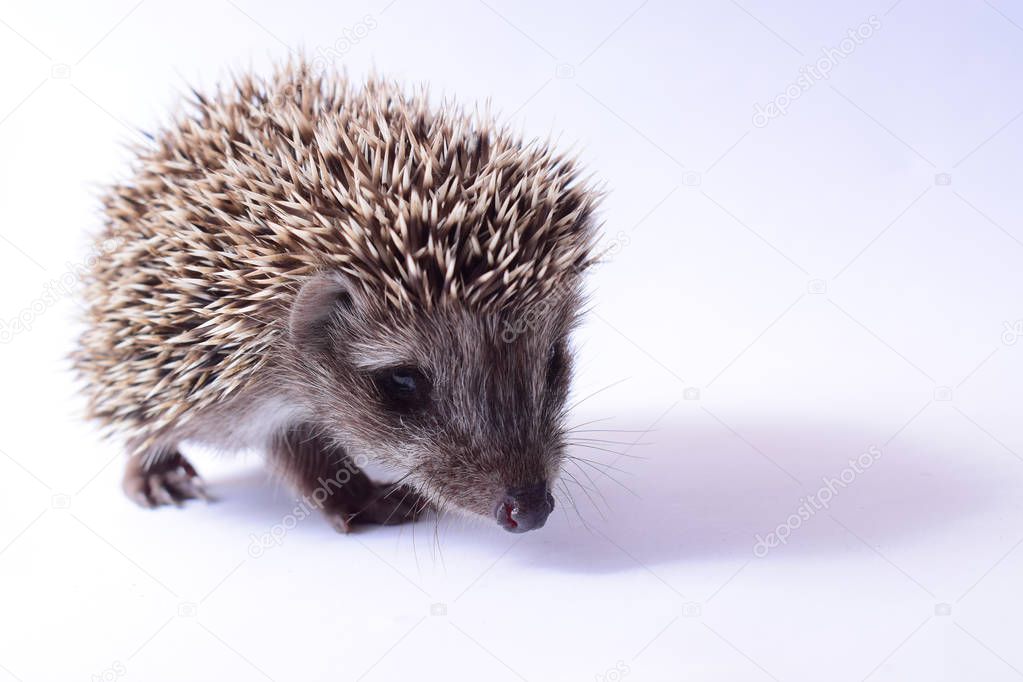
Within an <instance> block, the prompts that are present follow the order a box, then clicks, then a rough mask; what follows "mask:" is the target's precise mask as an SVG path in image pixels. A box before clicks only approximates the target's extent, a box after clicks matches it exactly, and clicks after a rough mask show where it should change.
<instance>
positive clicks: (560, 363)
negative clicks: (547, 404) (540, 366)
mask: <svg viewBox="0 0 1023 682" xmlns="http://www.w3.org/2000/svg"><path fill="white" fill-rule="evenodd" d="M565 355H566V352H565V344H564V342H562V341H559V342H557V343H555V344H554V345H553V346H551V352H550V356H548V358H547V387H548V388H552V389H553V388H556V387H557V385H558V382H559V381H560V380H561V377H562V376H563V375H564V373H565V366H566V364H567V362H566V359H565Z"/></svg>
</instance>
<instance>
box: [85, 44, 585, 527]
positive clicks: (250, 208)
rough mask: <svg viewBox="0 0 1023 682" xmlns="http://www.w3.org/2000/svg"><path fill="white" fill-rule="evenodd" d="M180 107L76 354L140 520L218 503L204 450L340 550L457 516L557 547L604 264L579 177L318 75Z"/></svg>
mask: <svg viewBox="0 0 1023 682" xmlns="http://www.w3.org/2000/svg"><path fill="white" fill-rule="evenodd" d="M184 101H185V103H184V105H183V106H182V107H180V110H179V111H178V113H176V114H175V115H174V116H172V117H171V122H170V123H168V124H167V125H166V126H164V127H163V129H161V130H160V131H158V132H156V133H153V134H151V135H147V136H146V137H147V141H146V142H144V143H134V144H133V145H132V154H133V162H132V164H131V170H130V172H129V173H128V174H127V176H128V179H126V180H123V181H119V182H117V183H114V184H112V186H111V187H110V188H109V190H108V191H107V192H106V194H105V195H104V198H103V218H104V220H103V229H102V232H101V234H99V235H98V237H97V238H98V240H99V242H100V243H102V244H103V245H104V249H103V252H104V254H105V255H104V256H103V257H102V258H99V259H97V261H96V263H95V266H94V267H93V268H92V270H91V271H90V272H89V274H88V277H87V281H86V284H85V287H84V298H85V304H86V310H87V312H86V320H85V324H84V330H83V332H82V334H81V337H80V340H79V343H78V345H77V348H76V350H75V351H74V353H73V355H72V358H73V363H74V366H75V368H76V371H77V374H78V376H79V377H80V379H81V380H82V382H81V383H82V385H83V387H84V388H83V392H84V393H85V399H86V403H87V412H88V416H89V417H90V418H92V419H94V420H96V421H98V422H99V423H100V424H101V425H102V427H103V431H104V432H105V434H106V435H107V436H109V437H111V438H114V439H115V440H117V441H119V442H120V443H122V444H123V447H124V449H125V450H126V451H127V456H128V462H127V466H126V469H125V474H124V479H123V488H124V491H125V492H126V493H127V495H128V496H129V497H130V498H131V499H132V500H134V501H135V502H137V503H138V504H140V505H142V506H144V507H156V506H161V505H171V504H177V505H180V504H182V503H183V502H184V501H185V500H189V499H194V498H206V499H209V496H208V494H207V492H206V486H205V484H204V483H203V481H202V479H201V478H200V477H199V475H198V473H197V472H196V469H195V468H194V467H193V466H192V464H191V463H190V462H189V461H188V460H186V459H185V457H184V456H183V455H182V454H181V445H182V443H186V442H189V443H192V442H194V443H201V444H204V445H207V446H210V447H212V448H215V449H218V450H223V451H237V450H258V451H260V452H263V453H265V455H266V460H267V464H268V467H269V469H270V471H271V472H273V474H274V475H276V476H278V477H279V478H280V479H281V480H283V481H284V482H286V483H287V484H289V485H290V486H291V487H292V488H293V489H294V490H295V492H296V493H297V494H299V495H302V496H303V497H305V498H307V499H313V500H315V501H316V504H317V506H318V507H319V508H320V510H321V511H322V513H323V514H324V516H325V517H326V518H327V519H328V521H329V522H330V523H331V524H333V525H334V526H335V527H336V528H337V529H338V530H340V531H343V532H348V531H349V530H350V528H351V527H352V525H353V524H358V523H376V524H390V523H397V522H401V521H406V520H412V519H415V518H416V517H417V516H418V515H420V514H421V513H422V512H424V511H425V510H433V511H436V512H438V513H439V511H441V510H446V509H454V510H459V511H462V512H465V513H466V514H468V515H470V516H472V517H475V518H481V517H482V518H484V519H487V520H488V521H489V522H493V521H494V520H496V521H497V523H498V524H499V525H500V526H501V527H502V528H504V529H506V530H509V531H512V532H523V531H527V530H531V529H535V528H539V527H541V526H543V525H544V523H545V521H546V519H547V517H548V515H549V514H550V512H551V510H552V509H553V506H554V498H553V496H552V484H553V482H555V481H556V480H557V477H558V475H559V470H560V467H561V464H562V462H563V460H564V458H565V457H566V447H567V446H566V440H567V435H566V434H567V427H566V414H567V408H566V402H567V396H568V393H569V388H570V383H571V375H572V366H573V353H572V348H571V344H570V337H571V333H572V331H573V329H574V328H576V327H577V326H578V324H579V322H580V319H581V317H582V316H583V312H584V311H583V308H584V305H585V302H586V296H587V294H586V292H585V291H584V283H583V275H584V274H585V273H586V272H587V271H588V270H589V269H590V268H591V266H592V265H593V264H594V263H595V262H596V261H597V260H598V258H597V255H596V253H595V252H596V249H595V242H596V239H597V237H596V231H597V227H598V226H597V224H596V219H595V212H596V208H597V204H598V202H599V198H600V196H601V194H602V191H601V190H599V189H598V188H596V187H594V186H593V182H592V180H591V179H590V178H589V177H582V175H581V172H580V170H579V168H578V162H577V161H576V160H575V159H574V158H573V157H571V156H569V155H565V154H561V153H558V152H557V151H555V150H554V149H552V147H553V146H554V145H553V144H552V143H551V142H550V141H538V140H533V141H528V142H527V141H524V140H523V138H522V136H520V135H516V134H513V133H511V132H510V131H509V128H508V127H507V126H506V125H498V124H496V123H495V122H494V119H493V117H492V116H490V115H489V114H482V113H480V112H479V111H478V110H473V111H470V112H467V111H466V110H465V109H464V108H462V107H460V106H458V105H457V104H456V103H454V102H452V101H450V100H447V99H445V100H443V101H442V102H440V103H439V104H431V100H430V96H429V92H428V90H427V89H426V88H424V87H420V88H418V89H412V90H409V89H406V88H403V87H402V86H401V85H400V84H398V83H395V82H391V81H388V80H385V79H382V78H380V77H377V76H373V77H371V78H369V79H367V80H365V81H363V82H360V83H353V82H352V81H351V80H350V79H349V78H348V77H347V75H345V74H344V73H340V72H325V71H324V70H322V69H319V70H318V69H313V68H312V67H311V65H310V64H309V62H308V61H303V60H298V61H291V62H288V63H286V64H283V65H279V66H278V67H276V68H275V69H274V70H273V71H272V73H271V74H270V75H268V76H259V75H257V74H254V73H242V74H237V75H234V76H232V77H231V79H229V81H228V82H227V83H226V84H222V85H220V86H219V87H217V88H216V89H214V90H212V91H209V92H206V93H201V92H199V91H197V90H194V89H193V90H192V94H191V95H190V96H187V97H185V98H184ZM367 463H375V464H377V465H380V466H381V468H383V469H385V470H390V471H393V472H397V474H396V475H397V476H398V477H397V479H396V480H395V481H394V482H388V483H385V482H378V481H374V480H372V479H371V478H370V477H369V476H368V475H367V474H366V473H365V471H364V467H365V465H366V464H367Z"/></svg>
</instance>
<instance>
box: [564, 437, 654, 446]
mask: <svg viewBox="0 0 1023 682" xmlns="http://www.w3.org/2000/svg"><path fill="white" fill-rule="evenodd" d="M567 442H569V443H604V444H605V445H627V446H628V447H630V448H631V447H635V446H637V445H643V446H647V445H653V443H651V442H649V441H638V440H607V439H605V438H573V439H570V440H568V441H567Z"/></svg>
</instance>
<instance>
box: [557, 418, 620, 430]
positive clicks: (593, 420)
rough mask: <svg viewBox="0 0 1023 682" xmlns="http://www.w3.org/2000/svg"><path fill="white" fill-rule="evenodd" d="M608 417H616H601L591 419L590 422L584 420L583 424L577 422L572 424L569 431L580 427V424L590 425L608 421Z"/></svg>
mask: <svg viewBox="0 0 1023 682" xmlns="http://www.w3.org/2000/svg"><path fill="white" fill-rule="evenodd" d="M608 419H614V417H601V418H600V419H591V420H590V421H588V422H583V423H582V424H576V425H575V426H570V427H569V428H568V431H569V433H571V432H572V431H574V430H576V429H578V428H579V427H580V426H589V425H590V424H596V423H598V422H606V421H607V420H608Z"/></svg>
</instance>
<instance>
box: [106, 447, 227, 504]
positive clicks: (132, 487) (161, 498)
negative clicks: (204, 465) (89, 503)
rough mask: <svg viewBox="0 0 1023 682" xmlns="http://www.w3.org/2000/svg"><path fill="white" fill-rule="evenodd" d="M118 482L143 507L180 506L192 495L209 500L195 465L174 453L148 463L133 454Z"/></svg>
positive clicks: (194, 497)
mask: <svg viewBox="0 0 1023 682" xmlns="http://www.w3.org/2000/svg"><path fill="white" fill-rule="evenodd" d="M122 486H123V488H124V491H125V492H126V493H127V494H128V497H129V498H130V499H131V500H132V501H133V502H135V503H136V504H137V505H139V506H140V507H144V508H146V509H152V508H155V507H162V506H171V505H173V506H176V507H181V506H183V505H184V503H185V501H186V500H193V499H201V500H205V501H207V502H209V501H211V500H212V498H211V497H210V495H209V494H208V493H207V492H206V485H205V484H204V483H203V480H202V479H201V478H199V474H198V473H197V472H196V470H195V468H194V467H193V466H192V465H191V463H189V462H188V460H186V459H185V458H184V457H182V456H181V455H180V454H177V453H175V454H174V455H172V456H170V457H166V458H162V459H160V460H158V461H156V462H154V463H152V464H150V465H149V466H146V465H145V464H144V461H143V459H142V458H141V457H133V458H132V459H131V461H130V462H129V463H128V468H127V469H126V471H125V473H124V481H123V482H122Z"/></svg>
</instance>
